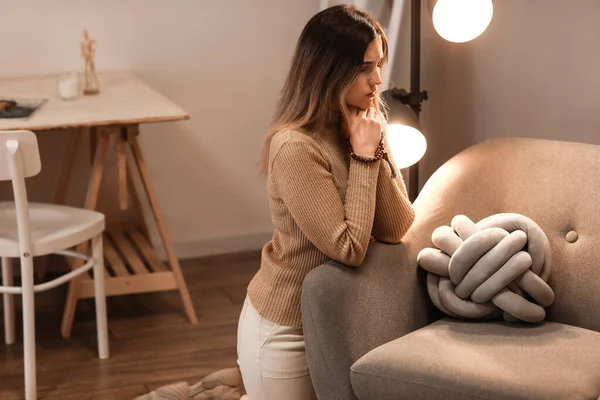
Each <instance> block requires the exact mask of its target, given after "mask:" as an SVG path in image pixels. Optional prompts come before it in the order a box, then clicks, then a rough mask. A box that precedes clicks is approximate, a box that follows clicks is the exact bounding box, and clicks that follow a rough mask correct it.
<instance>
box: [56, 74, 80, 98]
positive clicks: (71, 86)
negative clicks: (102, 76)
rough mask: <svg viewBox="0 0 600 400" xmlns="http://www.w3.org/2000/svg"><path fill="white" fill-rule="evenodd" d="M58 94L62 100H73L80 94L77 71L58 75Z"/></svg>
mask: <svg viewBox="0 0 600 400" xmlns="http://www.w3.org/2000/svg"><path fill="white" fill-rule="evenodd" d="M58 96H59V97H60V98H61V99H62V100H72V99H76V98H77V97H78V96H79V77H78V76H77V74H76V73H75V72H70V73H66V74H61V75H60V76H59V77H58Z"/></svg>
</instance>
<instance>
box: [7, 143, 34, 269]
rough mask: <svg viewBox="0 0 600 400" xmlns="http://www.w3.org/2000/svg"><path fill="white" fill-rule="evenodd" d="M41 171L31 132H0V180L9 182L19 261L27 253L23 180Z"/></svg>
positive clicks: (25, 193) (27, 224)
mask: <svg viewBox="0 0 600 400" xmlns="http://www.w3.org/2000/svg"><path fill="white" fill-rule="evenodd" d="M41 169H42V165H41V161H40V152H39V149H38V143H37V137H36V136H35V134H34V133H33V132H31V131H0V180H3V181H6V180H11V181H12V187H13V195H14V199H15V211H16V217H17V227H18V237H19V249H20V252H21V254H22V256H21V260H22V262H23V257H29V256H28V255H27V254H29V253H31V235H30V230H29V229H30V227H29V202H28V200H27V189H26V186H25V178H29V177H32V176H35V175H37V174H39V172H40V170H41Z"/></svg>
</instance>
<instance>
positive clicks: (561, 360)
mask: <svg viewBox="0 0 600 400" xmlns="http://www.w3.org/2000/svg"><path fill="white" fill-rule="evenodd" d="M599 177H600V146H594V145H586V144H579V143H571V142H557V141H549V140H539V139H523V138H507V139H496V140H490V141H487V142H484V143H480V144H478V145H475V146H473V147H471V148H469V149H467V150H465V151H463V152H461V153H460V154H458V155H457V156H455V157H454V158H453V159H451V160H450V161H448V162H447V163H446V164H444V165H443V166H442V167H441V168H440V169H438V171H436V173H435V174H434V175H433V176H432V177H431V178H430V179H429V181H428V182H427V184H426V185H425V186H424V188H423V190H422V191H421V193H420V195H419V198H418V199H417V200H416V202H415V204H414V206H415V211H416V220H415V223H414V224H413V226H412V227H411V229H410V230H409V232H408V233H407V234H406V236H405V238H404V239H403V241H402V243H400V244H397V245H388V244H383V243H376V242H375V243H372V244H371V246H370V247H369V250H368V253H367V256H366V259H365V261H364V263H363V265H362V266H360V267H358V268H353V267H346V266H343V265H341V264H339V263H336V262H329V263H327V264H325V265H322V266H320V267H318V268H316V269H314V270H313V271H312V272H311V273H310V274H309V275H308V276H307V278H306V279H305V282H304V286H303V294H302V314H303V324H304V334H305V342H306V351H307V357H308V362H309V368H310V371H311V377H312V380H313V384H314V386H315V390H316V392H317V396H318V398H319V399H320V400H351V399H360V400H367V399H373V400H375V399H376V400H387V399H390V400H391V399H394V400H402V399H410V400H418V399H427V400H436V399H443V400H448V399H461V400H462V399H545V400H547V399H592V400H596V399H598V398H599V396H600V333H599V332H600V309H599V308H598V304H599V303H600V290H598V289H597V286H598V284H599V283H600V246H598V243H599V242H600V178H599ZM500 212H515V213H521V214H524V215H527V216H529V217H530V218H531V219H533V220H534V221H536V222H537V223H538V224H539V225H540V227H541V228H542V229H543V230H544V232H545V233H546V235H547V236H548V239H549V241H550V245H551V248H552V252H553V260H554V268H553V271H552V274H551V277H550V280H549V281H548V283H549V284H550V285H551V286H552V288H553V289H554V292H555V294H556V300H555V302H554V304H553V305H552V306H550V307H549V308H548V309H547V317H546V321H544V322H543V323H541V324H510V323H505V322H501V321H491V322H481V321H478V322H471V321H464V320H457V319H453V318H449V317H446V316H444V315H443V314H441V313H440V312H439V311H438V310H437V309H436V308H435V307H434V306H433V304H432V303H431V301H430V300H429V296H428V294H427V291H426V286H425V273H424V271H423V270H421V269H420V268H418V267H417V262H416V258H417V254H418V252H419V251H420V250H421V249H422V248H424V247H431V246H432V243H431V233H432V232H433V230H434V229H435V228H436V227H438V226H440V225H448V224H449V223H450V220H451V219H452V217H453V216H455V215H457V214H465V215H467V216H468V217H469V218H471V219H472V220H473V221H475V222H476V221H478V220H480V219H482V218H484V217H486V216H489V215H491V214H495V213H500Z"/></svg>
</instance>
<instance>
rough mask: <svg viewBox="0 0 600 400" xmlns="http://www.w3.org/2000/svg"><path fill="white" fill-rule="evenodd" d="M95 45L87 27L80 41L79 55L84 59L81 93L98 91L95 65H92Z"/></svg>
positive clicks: (95, 92)
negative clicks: (83, 79)
mask: <svg viewBox="0 0 600 400" xmlns="http://www.w3.org/2000/svg"><path fill="white" fill-rule="evenodd" d="M95 45H96V41H95V40H92V39H90V37H89V35H88V31H87V29H86V30H84V31H83V41H82V42H81V56H82V57H83V59H84V60H85V86H84V88H83V94H98V93H99V92H100V88H99V87H98V77H97V76H96V67H95V65H94V52H95V50H96V48H95V47H96V46H95Z"/></svg>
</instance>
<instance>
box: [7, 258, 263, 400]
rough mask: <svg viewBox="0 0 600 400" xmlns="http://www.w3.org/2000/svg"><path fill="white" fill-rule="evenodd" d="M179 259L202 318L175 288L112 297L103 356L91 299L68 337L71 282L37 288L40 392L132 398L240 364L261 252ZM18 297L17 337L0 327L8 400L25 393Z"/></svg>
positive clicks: (77, 398) (97, 399)
mask: <svg viewBox="0 0 600 400" xmlns="http://www.w3.org/2000/svg"><path fill="white" fill-rule="evenodd" d="M181 264H182V268H183V272H184V275H185V277H186V280H187V283H188V287H189V290H190V294H191V296H192V300H193V302H194V305H195V308H196V312H197V313H198V319H199V323H198V324H197V325H192V324H190V323H189V322H188V321H187V319H186V317H185V313H184V311H183V308H182V306H181V302H180V298H179V295H178V293H177V292H163V293H155V294H143V295H131V296H119V297H110V298H108V299H107V306H108V327H109V340H110V351H111V357H110V359H108V360H103V361H101V360H99V359H98V355H97V348H96V330H95V329H96V327H95V317H94V307H93V300H86V301H82V302H80V303H81V304H80V305H79V306H78V308H77V313H76V315H75V323H74V327H73V333H72V335H71V338H70V339H66V340H65V339H62V337H61V335H60V319H61V315H62V307H63V304H64V299H65V295H66V286H63V287H61V288H57V289H55V290H53V291H49V292H44V293H39V294H37V295H36V314H37V315H36V324H37V327H36V329H37V330H36V334H37V344H38V346H37V365H38V376H37V379H38V395H39V396H38V398H39V399H47V400H59V399H60V400H92V399H93V400H109V399H110V400H131V399H133V398H135V397H136V396H138V395H141V394H144V393H147V392H148V391H151V390H154V389H156V388H158V387H160V386H163V385H165V384H169V383H174V382H176V381H187V382H189V383H194V382H196V381H198V380H200V379H201V378H202V377H203V376H205V375H208V374H209V373H211V372H213V371H215V370H217V369H221V368H228V367H232V366H235V365H236V335H237V322H238V318H239V313H240V311H241V308H242V303H243V300H244V297H245V295H246V287H247V285H248V283H249V281H250V279H251V278H252V276H253V275H254V273H255V272H256V271H257V270H258V268H259V264H260V253H259V252H251V253H240V254H231V255H223V256H215V257H210V258H205V259H196V260H183V261H182V262H181ZM15 303H16V304H17V309H16V311H15V315H16V317H15V318H16V323H17V343H16V344H14V345H10V346H9V345H6V344H4V329H3V328H2V329H0V339H1V341H0V399H2V400H12V399H23V398H24V394H23V357H22V354H23V353H22V351H23V348H22V340H21V338H22V331H21V325H20V324H21V323H22V322H21V321H22V320H21V317H20V308H19V307H20V301H19V299H18V296H17V297H16V298H15ZM0 312H1V311H0ZM0 321H3V319H2V320H0Z"/></svg>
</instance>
